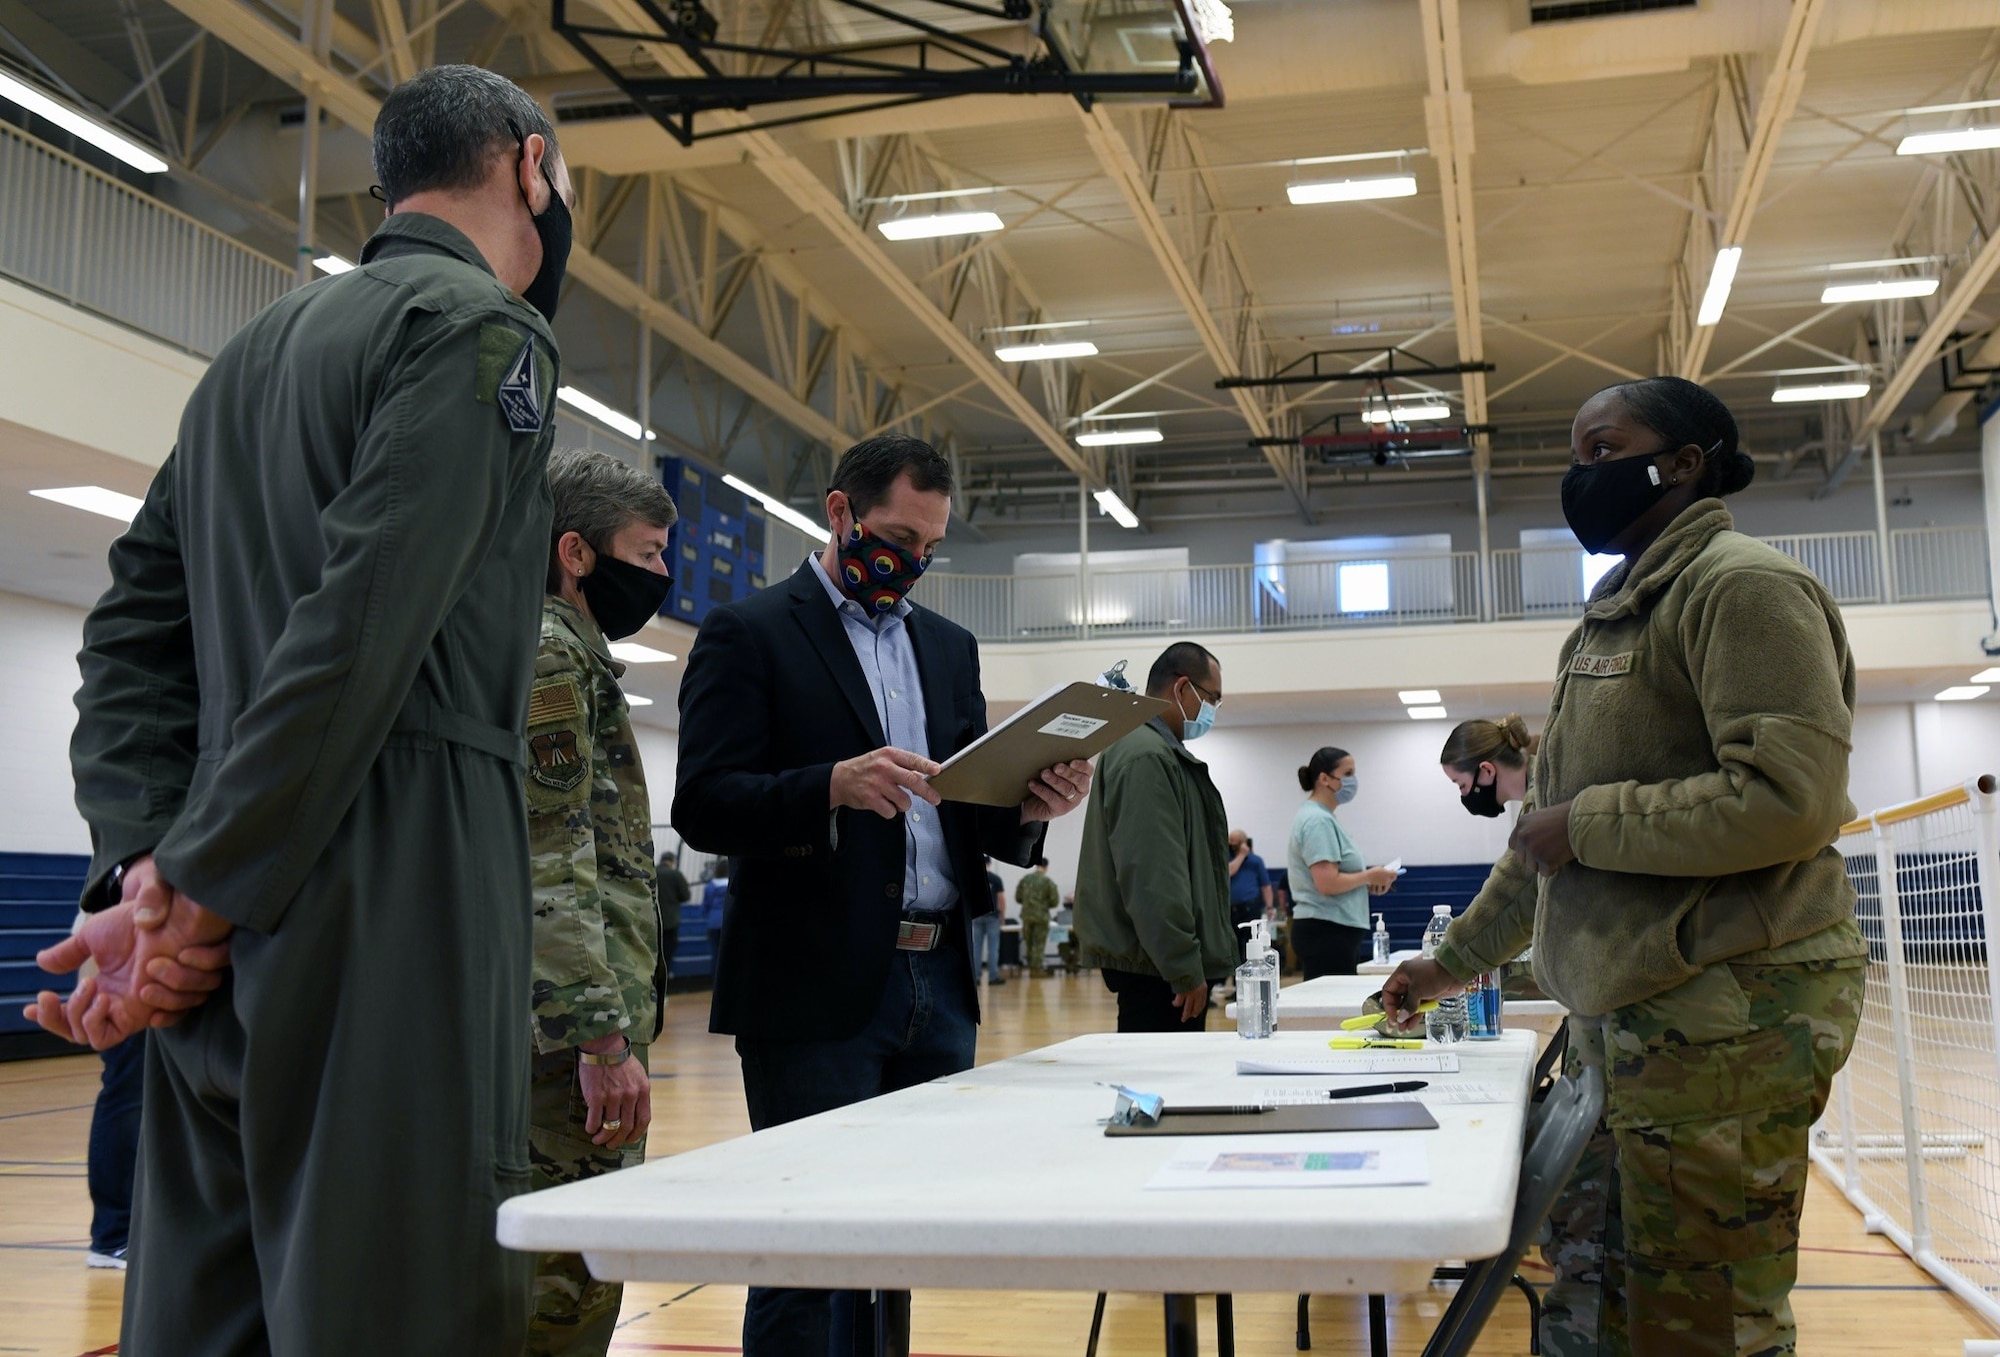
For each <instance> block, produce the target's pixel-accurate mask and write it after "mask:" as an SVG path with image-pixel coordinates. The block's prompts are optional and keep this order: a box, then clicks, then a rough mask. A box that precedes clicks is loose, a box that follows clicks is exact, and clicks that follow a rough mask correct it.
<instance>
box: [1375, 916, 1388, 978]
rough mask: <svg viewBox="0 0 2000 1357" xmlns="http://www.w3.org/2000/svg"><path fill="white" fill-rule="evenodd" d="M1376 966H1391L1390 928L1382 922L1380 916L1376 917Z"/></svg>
mask: <svg viewBox="0 0 2000 1357" xmlns="http://www.w3.org/2000/svg"><path fill="white" fill-rule="evenodd" d="M1375 964H1376V965H1377V966H1386V965H1388V964H1389V928H1388V925H1386V924H1384V923H1383V922H1382V916H1381V915H1380V914H1377V915H1376V916H1375Z"/></svg>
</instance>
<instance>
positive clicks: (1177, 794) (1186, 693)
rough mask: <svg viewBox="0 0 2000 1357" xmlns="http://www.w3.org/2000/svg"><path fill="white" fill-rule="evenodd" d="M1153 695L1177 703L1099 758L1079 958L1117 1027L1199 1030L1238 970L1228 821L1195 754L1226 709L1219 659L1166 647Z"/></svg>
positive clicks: (1080, 870)
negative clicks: (1214, 994) (1090, 969)
mask: <svg viewBox="0 0 2000 1357" xmlns="http://www.w3.org/2000/svg"><path fill="white" fill-rule="evenodd" d="M1146 695H1147V696H1148V697H1155V698H1159V699H1160V700H1162V701H1164V702H1166V703H1167V704H1168V705H1169V706H1170V707H1171V708H1172V710H1171V711H1169V712H1168V713H1167V715H1166V716H1165V717H1164V718H1162V717H1154V718H1153V719H1152V720H1151V721H1148V722H1147V723H1146V724H1145V725H1143V726H1141V727H1139V729H1137V730H1135V731H1133V732H1132V733H1131V734H1130V735H1127V736H1125V738H1123V739H1121V740H1119V741H1118V742H1117V743H1116V744H1114V745H1112V746H1111V747H1110V748H1109V749H1107V750H1105V751H1104V753H1103V754H1102V755H1101V756H1100V757H1099V759H1098V772H1097V795H1096V796H1094V797H1092V798H1091V802H1090V808H1089V810H1088V811H1087V812H1086V813H1085V815H1084V821H1083V853H1082V858H1081V860H1080V861H1079V863H1078V865H1077V874H1076V938H1077V942H1078V944H1079V947H1078V959H1079V960H1080V961H1081V962H1082V964H1083V965H1085V966H1095V967H1097V968H1098V969H1099V970H1100V971H1102V972H1103V973H1104V984H1105V988H1107V989H1109V990H1110V991H1111V992H1112V993H1113V994H1115V995H1117V996H1118V1030H1119V1031H1120V1032H1183V1031H1185V1032H1198V1031H1200V1030H1201V1028H1202V1026H1203V1022H1204V1010H1205V1009H1206V1008H1207V1006H1208V987H1209V984H1210V982H1212V981H1220V980H1221V979H1222V978H1223V977H1224V976H1225V975H1228V974H1229V973H1230V971H1231V969H1232V968H1234V967H1235V965H1236V947H1235V944H1234V943H1233V942H1231V940H1230V937H1229V864H1228V859H1227V853H1228V842H1229V822H1228V820H1226V819H1225V818H1223V810H1222V797H1221V795H1220V794H1218V793H1217V792H1216V790H1215V782H1214V780H1213V779H1212V778H1210V777H1209V773H1208V765H1207V764H1205V763H1203V762H1202V761H1201V760H1200V759H1198V758H1196V757H1195V756H1194V755H1193V754H1191V753H1189V752H1188V745H1189V743H1191V742H1192V741H1194V740H1197V739H1200V738H1201V737H1202V736H1203V735H1206V734H1207V733H1208V731H1209V728H1210V727H1211V726H1213V725H1214V724H1215V713H1216V709H1217V708H1218V707H1220V706H1221V705H1222V665H1221V663H1220V662H1219V661H1218V660H1217V659H1216V658H1215V656H1214V655H1212V654H1210V653H1209V652H1208V651H1207V650H1204V649H1203V648H1202V647H1201V646H1198V645H1196V644H1194V642H1192V641H1178V642H1176V643H1174V644H1173V645H1170V646H1168V647H1167V648H1166V650H1164V651H1162V652H1161V654H1160V657H1159V658H1158V659H1157V660H1155V661H1153V668H1152V671H1151V672H1150V673H1149V674H1148V675H1147V676H1146Z"/></svg>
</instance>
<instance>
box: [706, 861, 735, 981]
mask: <svg viewBox="0 0 2000 1357" xmlns="http://www.w3.org/2000/svg"><path fill="white" fill-rule="evenodd" d="M701 910H702V925H703V927H705V928H706V929H707V930H708V965H709V972H708V973H709V975H711V976H714V975H717V974H720V972H721V968H722V925H723V921H724V920H725V919H727V918H728V916H729V859H728V858H717V859H716V860H715V863H714V865H713V866H711V867H710V868H709V869H708V880H707V881H706V882H705V883H704V884H703V885H702V888H701Z"/></svg>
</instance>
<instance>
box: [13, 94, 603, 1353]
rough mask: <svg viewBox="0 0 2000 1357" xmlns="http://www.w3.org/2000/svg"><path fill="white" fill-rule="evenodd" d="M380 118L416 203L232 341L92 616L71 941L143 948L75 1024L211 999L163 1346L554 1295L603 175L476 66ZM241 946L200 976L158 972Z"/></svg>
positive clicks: (189, 1053) (43, 999)
mask: <svg viewBox="0 0 2000 1357" xmlns="http://www.w3.org/2000/svg"><path fill="white" fill-rule="evenodd" d="M373 138H374V140H373V158H374V171H375V178H376V180H377V182H378V183H379V184H380V186H381V190H382V194H383V196H384V197H385V198H386V199H387V211H388V218H387V220H385V221H384V222H383V223H382V225H381V226H380V227H379V228H377V230H376V231H375V233H374V235H373V236H371V237H370V238H369V240H368V243H367V244H366V245H365V246H363V248H362V251H361V263H360V265H359V266H358V267H356V268H354V269H352V270H351V271H349V272H346V273H343V274H341V275H340V276H339V277H328V278H321V279H319V280H317V281H315V282H312V283H308V284H306V285H304V286H301V287H297V288H294V289H292V290H291V291H289V292H287V293H285V294H284V295H283V296H282V297H280V298H279V299H278V300H276V301H274V302H272V303H271V304H270V305H269V306H267V307H265V308H264V309H263V310H262V311H261V312H259V313H258V314H257V315H256V316H255V317H254V318H252V319H251V320H250V321H249V322H248V323H247V324H246V325H244V326H243V328H242V329H240V330H238V331H237V332H236V334H235V335H234V336H233V337H231V338H230V340H229V341H228V343H226V344H225V345H224V346H223V347H222V349H221V351H220V352H219V353H217V354H216V356H215V358H214V359H213V360H212V361H211V362H210V363H209V364H208V366H207V369H206V371H204V372H203V373H202V376H201V379H200V381H199V382H198V383H197V384H196V386H195V388H194V391H193V393H192V394H191V395H190V396H189V398H188V403H187V408H186V410H185V411H183V412H182V415H181V420H180V429H179V435H178V437H177V438H176V440H175V443H174V447H173V450H172V452H171V453H170V454H169V455H168V457H167V459H166V461H165V463H164V464H163V465H162V466H161V468H160V471H159V474H158V475H157V476H155V477H154V479H153V482H152V485H151V487H150V488H149V489H148V491H147V494H146V499H145V502H144V504H143V505H141V506H140V508H139V510H138V513H137V515H136V516H135V517H134V518H133V520H132V523H131V526H130V527H129V528H128V529H127V530H126V531H125V532H124V533H123V534H122V535H121V536H120V537H119V538H118V540H117V541H116V542H115V543H114V544H113V545H112V548H111V554H110V561H109V566H110V570H109V575H110V580H111V584H110V587H109V589H108V590H107V591H106V593H105V595H104V597H103V598H102V599H100V600H99V601H98V604H97V606H96V607H95V608H94V609H93V610H92V611H91V613H90V615H89V617H88V618H87V619H86V620H85V622H84V625H83V650H82V653H81V655H80V656H79V667H80V669H81V671H82V687H81V688H80V689H79V691H78V693H77V697H76V706H77V714H78V720H77V726H76V732H75V734H74V736H73V737H72V740H71V744H70V759H71V765H72V768H73V771H74V773H75V778H76V799H77V809H78V810H79V811H80V812H81V814H82V816H83V819H84V820H85V821H86V822H87V823H88V825H89V827H90V832H91V839H92V844H93V849H94V853H93V859H92V863H91V868H90V875H89V881H88V884H87V885H86V888H85V897H84V901H83V904H84V907H85V908H86V910H87V911H89V912H90V918H89V919H88V920H87V921H86V922H85V924H84V926H83V928H82V929H81V930H80V931H79V932H77V933H76V934H74V935H73V936H72V937H71V938H70V939H68V940H67V941H66V942H65V943H62V944H58V946H57V947H55V948H52V949H50V951H49V952H46V953H44V954H43V956H42V957H41V958H39V960H40V961H41V964H42V965H43V967H44V969H47V970H49V971H51V972H55V973H63V972H67V971H70V970H74V969H75V968H76V967H77V966H78V965H79V964H80V963H81V962H82V961H83V960H84V959H85V957H86V956H90V957H96V958H98V959H99V960H100V961H101V962H107V963H108V964H103V965H100V968H99V970H98V972H97V974H96V975H94V976H92V977H90V978H89V979H86V980H84V981H82V982H80V984H79V987H78V989H77V991H76V992H75V993H74V994H73V995H72V996H71V1001H70V1003H69V1004H68V1005H67V1006H64V1005H62V1004H61V1003H60V1001H59V999H58V996H56V995H55V994H54V993H53V992H50V993H47V994H44V995H42V996H40V997H38V1000H37V1003H36V1008H35V1017H36V1019H37V1020H38V1021H40V1022H42V1023H44V1025H47V1026H50V1027H51V1029H52V1030H58V1031H60V1032H61V1033H62V1034H63V1035H65V1036H70V1037H71V1038H72V1039H81V1038H83V1037H88V1038H89V1039H90V1040H91V1043H92V1045H94V1046H96V1047H98V1048H99V1049H103V1048H106V1047H109V1046H111V1045H114V1044H115V1043H116V1042H117V1041H119V1040H122V1039H124V1038H126V1037H128V1036H130V1035H131V1034H132V1033H133V1032H134V1031H137V1030H139V1029H141V1028H143V1027H146V1026H148V1025H149V1024H152V1023H154V1022H155V1021H156V1020H157V1021H160V1022H164V1021H167V1020H168V1019H170V1018H171V1017H172V1016H173V1015H174V1014H176V1013H178V1014H179V1015H180V1020H179V1022H178V1023H176V1024H175V1025H173V1026H171V1027H162V1028H160V1029H159V1030H155V1031H151V1032H149V1033H148V1034H147V1038H146V1057H145V1058H146V1096H145V1107H144V1110H143V1112H142V1114H141V1118H142V1120H141V1129H140V1146H141V1148H140V1153H139V1172H138V1177H137V1202H136V1206H135V1210H134V1212H133V1231H134V1233H133V1238H132V1246H131V1260H132V1266H131V1270H130V1271H129V1272H128V1273H127V1275H126V1285H125V1304H124V1310H123V1314H122V1317H121V1324H122V1327H123V1335H122V1338H121V1340H120V1348H121V1350H122V1351H124V1352H127V1353H145V1354H149V1355H150V1357H171V1355H172V1354H177V1353H215V1352H248V1351H260V1350H261V1351H275V1352H287V1353H296V1352H313V1353H320V1352H326V1353H336V1352H337V1353H348V1352H366V1353H370V1354H382V1355H383V1357H393V1355H394V1354H401V1353H409V1354H432V1353H463V1354H480V1355H481V1357H486V1355H487V1354H497V1353H508V1352H518V1351H519V1350H520V1346H521V1342H522V1339H523V1336H524V1330H525V1326H526V1322H527V1317H528V1294H529V1284H530V1281H531V1279H532V1277H533V1271H534V1259H533V1257H532V1256H531V1255H528V1254H522V1253H515V1252H513V1251H512V1250H509V1249H506V1248H503V1247H501V1245H500V1243H499V1240H498V1239H497V1238H496V1237H495V1218H496V1213H497V1212H498V1210H499V1207H500V1204H501V1203H502V1202H503V1201H505V1200H507V1199H508V1198H510V1197H513V1196H514V1195H516V1194H518V1193H520V1192H522V1191H525V1190H526V1189H527V1187H528V1183H529V1174H528V1171H527V1148H528V1126H527V1116H528V1087H527V1085H528V1040H529V1018H528V998H529V996H528V977H529V969H530V967H529V962H530V954H531V948H532V942H531V934H532V915H531V906H530V888H529V879H528V842H527V821H526V816H525V815H524V814H523V810H522V805H521V765H522V760H523V759H524V757H525V746H524V744H523V742H522V718H523V716H524V715H525V714H526V712H527V710H528V692H529V689H530V688H531V687H532V686H533V683H534V674H535V646H536V638H537V626H538V622H539V619H540V617H541V606H542V603H541V599H542V584H543V577H544V574H545V572H546V571H547V568H548V552H549V539H548V527H549V492H548V484H547V481H546V479H545V477H544V471H545V469H546V464H547V461H548V454H549V445H550V442H551V440H552V439H553V437H554V433H555V404H556V403H555V392H556V391H557V389H558V388H559V386H560V384H561V375H560V371H559V367H558V363H557V351H556V342H555V335H554V332H553V331H552V330H551V329H550V321H551V319H552V318H553V316H554V314H555V310H556V306H557V301H558V298H559V297H560V295H561V290H562V282H563V271H564V265H565V262H566V260H567V258H568V252H569V246H570V216H569V205H568V198H570V197H572V196H573V194H572V193H571V190H570V188H569V178H568V173H567V171H566V170H565V169H564V168H563V164H562V159H561V157H560V155H559V154H558V153H557V150H556V144H555V131H554V127H553V125H552V124H551V123H550V120H549V116H548V114H546V113H545V112H543V110H542V108H541V106H540V105H539V104H537V103H536V102H535V101H534V100H533V99H532V98H530V97H529V96H528V95H527V94H526V93H525V92H524V91H523V90H521V88H520V87H519V86H517V85H514V84H513V83H511V82H510V81H508V80H507V79H506V78H505V77H503V76H499V75H496V74H494V73H493V72H491V71H487V70H483V69H481V68H479V67H476V66H461V65H448V66H433V67H430V68H428V69H426V70H423V71H420V72H418V73H417V74H416V75H415V76H414V77H412V78H411V79H409V80H406V81H404V82H403V83H402V84H400V85H398V86H396V88H395V89H393V90H391V91H390V92H389V94H388V95H387V97H385V98H384V99H383V101H382V105H381V110H380V114H379V116H378V117H377V118H376V120H375V125H374V131H373ZM214 287H215V285H214V284H213V283H212V282H211V283H208V284H206V285H198V286H197V291H196V294H195V295H202V293H203V292H204V291H206V292H210V293H212V292H213V291H214ZM149 920H150V922H149ZM203 948H206V949H208V950H207V952H206V953H205V954H204V955H203V958H202V959H204V960H208V961H215V960H217V958H216V957H215V956H214V952H215V950H217V949H222V950H224V951H225V952H226V961H227V965H226V967H223V966H218V967H217V968H216V969H214V970H209V969H207V968H205V967H197V969H201V970H203V971H204V973H205V974H206V975H207V976H208V977H209V980H210V982H211V984H210V986H209V987H207V988H206V990H205V992H203V991H201V990H196V991H195V992H194V993H193V999H194V1001H196V1003H197V1004H198V1006H195V1007H192V1008H190V1007H189V1005H188V1003H187V1002H183V1001H179V1000H176V999H175V998H174V995H173V994H166V993H154V992H153V991H154V990H155V989H157V988H158V987H160V986H166V985H171V987H172V989H173V990H174V991H175V993H186V992H188V991H189V990H190V989H192V988H193V985H194V983H195V982H194V981H193V978H192V977H191V976H189V975H186V974H183V973H182V972H183V971H185V970H187V969H188V968H189V966H190V965H191V963H190V961H189V960H188V954H190V953H193V952H196V951H197V949H203ZM156 967H157V968H158V969H156ZM162 972H164V973H162ZM142 977H143V978H144V979H143V980H141V978H142ZM135 981H138V982H139V983H135ZM148 981H149V982H151V983H146V982H148ZM169 1005H170V1006H171V1007H169ZM78 1023H81V1027H78V1026H77V1024H78ZM107 1024H108V1025H107Z"/></svg>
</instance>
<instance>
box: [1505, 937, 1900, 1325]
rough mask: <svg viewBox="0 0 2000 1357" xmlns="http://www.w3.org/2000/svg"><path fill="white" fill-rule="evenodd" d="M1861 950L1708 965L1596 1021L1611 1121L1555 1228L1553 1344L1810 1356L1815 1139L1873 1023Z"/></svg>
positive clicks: (1601, 1127) (1574, 1044)
mask: <svg viewBox="0 0 2000 1357" xmlns="http://www.w3.org/2000/svg"><path fill="white" fill-rule="evenodd" d="M1863 974H1864V972H1863V970H1862V969H1861V963H1860V961H1859V959H1856V960H1854V961H1815V962H1804V963H1798V964H1793V965H1775V966H1732V965H1728V964H1719V965H1715V966H1711V967H1709V968H1708V969H1707V970H1705V971H1703V972H1702V973H1701V974H1700V975H1697V976H1695V977H1694V978H1693V979H1692V980H1689V981H1688V982H1687V983H1685V984H1683V985H1680V986H1678V987H1676V988H1675V989H1672V990H1669V991H1668V992H1667V993H1665V994H1661V995H1658V996H1656V997H1654V998H1652V999H1648V1000H1645V1001H1644V1002H1641V1003H1637V1004H1633V1005H1631V1006H1629V1007H1627V1008H1621V1009H1619V1010H1617V1011H1616V1012H1615V1013H1612V1014H1611V1015H1609V1016H1608V1017H1606V1018H1602V1019H1597V1020H1594V1021H1591V1022H1584V1021H1581V1020H1578V1019H1571V1047H1570V1054H1569V1058H1568V1071H1569V1072H1571V1073H1574V1072H1575V1071H1576V1070H1577V1069H1578V1068H1580V1066H1581V1065H1582V1064H1584V1063H1593V1064H1594V1063H1600V1062H1601V1063H1602V1064H1603V1066H1604V1069H1605V1082H1606V1099H1605V1115H1604V1119H1603V1120H1602V1121H1600V1122H1599V1123H1598V1125H1597V1131H1596V1134H1595V1135H1593V1136H1592V1138H1591V1141H1590V1145H1589V1147H1588V1148H1587V1149H1586V1150H1585V1152H1584V1156H1583V1159H1582V1161H1581V1162H1580V1163H1579V1164H1578V1165H1577V1170H1576V1173H1575V1175H1574V1176H1573V1177H1572V1178H1571V1179H1570V1182H1569V1185H1568V1186H1567V1187H1566V1188H1565V1189H1564V1190H1563V1193H1562V1195H1561V1196H1560V1197H1559V1198H1558V1199H1557V1201H1556V1205H1555V1209H1554V1210H1553V1211H1551V1212H1550V1215H1549V1220H1548V1224H1547V1225H1546V1226H1545V1227H1544V1228H1545V1234H1546V1241H1545V1243H1544V1244H1543V1248H1542V1257H1543V1258H1544V1260H1545V1261H1547V1263H1548V1265H1549V1267H1550V1268H1551V1269H1552V1270H1553V1271H1554V1273H1555V1280H1554V1282H1553V1283H1552V1284H1551V1285H1550V1287H1549V1290H1548V1293H1547V1295H1546V1297H1545V1298H1544V1302H1543V1309H1542V1332H1541V1338H1542V1351H1543V1352H1545V1353H1547V1354H1549V1357H1595V1355H1596V1354H1606V1357H1729V1355H1730V1354H1739V1355H1740V1357H1780V1355H1786V1357H1788V1355H1789V1354H1792V1353H1795V1352H1796V1351H1797V1345H1798V1330H1797V1328H1796V1326H1795V1325H1794V1323H1793V1321H1792V1306H1791V1290H1792V1283H1793V1282H1794V1281H1795V1280H1796V1279H1797V1276H1798V1243H1799V1218H1800V1214H1801V1211H1802V1209H1803V1207H1804V1205H1805V1190H1806V1150H1807V1143H1808V1136H1809V1134H1810V1131H1811V1127H1812V1124H1813V1122H1814V1121H1816V1120H1817V1119H1818V1118H1819V1115H1820V1113H1821V1111H1823V1110H1824V1109H1825V1107H1826V1100H1827V1094H1828V1090H1829V1088H1830V1087H1831V1085H1832V1083H1833V1076H1834V1074H1835V1072H1836V1071H1838V1070H1839V1069H1840V1067H1841V1066H1842V1065H1843V1064H1844V1063H1846V1060H1847V1054H1848V1051H1849V1050H1850V1049H1851V1048H1852V1046H1853V1044H1854V1034H1855V1029H1856V1028H1857V1027H1858V1025H1859V1024H1860V1020H1861V994H1862V984H1863Z"/></svg>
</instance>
